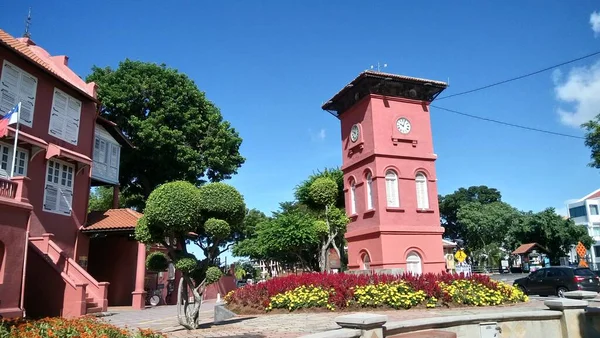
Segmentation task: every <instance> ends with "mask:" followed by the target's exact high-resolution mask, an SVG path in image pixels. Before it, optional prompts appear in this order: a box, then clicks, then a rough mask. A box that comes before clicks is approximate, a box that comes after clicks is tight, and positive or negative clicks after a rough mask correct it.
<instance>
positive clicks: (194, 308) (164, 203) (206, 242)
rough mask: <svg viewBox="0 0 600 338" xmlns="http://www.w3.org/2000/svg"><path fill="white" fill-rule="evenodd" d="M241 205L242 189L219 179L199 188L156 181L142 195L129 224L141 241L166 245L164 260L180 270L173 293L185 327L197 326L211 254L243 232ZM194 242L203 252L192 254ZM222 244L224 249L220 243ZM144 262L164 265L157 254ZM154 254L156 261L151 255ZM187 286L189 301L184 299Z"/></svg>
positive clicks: (211, 274) (211, 271)
mask: <svg viewBox="0 0 600 338" xmlns="http://www.w3.org/2000/svg"><path fill="white" fill-rule="evenodd" d="M245 210H246V206H245V204H244V199H243V197H242V195H241V194H240V193H239V192H238V191H237V190H236V189H235V188H233V187H231V186H229V185H227V184H224V183H208V184H205V185H203V186H201V187H200V188H197V187H195V186H194V185H193V184H191V183H189V182H184V181H176V182H171V183H166V184H163V185H160V186H159V187H158V188H156V189H155V190H154V191H153V192H152V193H151V194H150V196H149V197H148V201H147V203H146V208H145V209H144V216H142V218H141V219H140V220H139V222H138V224H137V227H136V229H135V236H136V239H137V240H138V241H140V242H142V243H146V244H155V243H160V244H162V245H163V246H164V247H165V248H166V249H167V257H168V262H172V263H173V264H174V265H175V268H176V269H177V270H179V271H181V273H182V278H181V280H180V284H179V290H178V294H177V304H178V306H177V310H178V311H177V314H178V319H179V323H180V324H181V325H183V326H185V327H186V328H192V329H195V328H198V326H199V325H200V320H199V311H200V306H201V304H202V294H203V293H204V290H205V288H206V286H207V285H208V284H210V283H212V282H215V281H217V280H218V279H219V278H220V276H221V272H220V270H219V269H218V268H217V267H215V266H214V265H215V262H216V258H217V257H218V256H219V254H220V253H222V252H223V251H225V250H226V247H227V245H228V243H229V242H230V241H232V240H235V239H236V238H238V236H236V233H242V232H244V229H243V220H244V215H245ZM191 243H194V244H196V245H198V247H200V249H201V250H202V251H203V253H204V256H205V258H204V259H202V260H198V259H197V258H196V257H195V256H194V255H193V254H191V253H189V252H188V251H187V245H186V244H191ZM223 248H225V249H223ZM148 259H150V260H152V261H148V262H147V265H148V266H152V267H154V268H158V267H160V265H161V264H162V265H164V258H161V257H160V255H152V256H149V257H148ZM154 260H156V261H154ZM188 290H191V292H192V296H193V298H194V300H195V301H194V302H193V303H190V302H189V297H188Z"/></svg>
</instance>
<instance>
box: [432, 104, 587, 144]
mask: <svg viewBox="0 0 600 338" xmlns="http://www.w3.org/2000/svg"><path fill="white" fill-rule="evenodd" d="M430 107H433V108H437V109H440V110H444V111H447V112H450V113H454V114H458V115H462V116H467V117H471V118H474V119H478V120H483V121H488V122H493V123H498V124H502V125H505V126H509V127H515V128H520V129H525V130H529V131H536V132H538V133H545V134H550V135H555V136H562V137H569V138H574V139H580V140H585V137H582V136H576V135H569V134H563V133H557V132H555V131H550V130H544V129H539V128H533V127H527V126H523V125H519V124H515V123H509V122H504V121H499V120H494V119H490V118H487V117H481V116H477V115H472V114H467V113H463V112H460V111H458V110H453V109H448V108H444V107H439V106H434V105H431V106H430Z"/></svg>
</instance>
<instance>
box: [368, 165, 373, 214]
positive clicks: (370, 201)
mask: <svg viewBox="0 0 600 338" xmlns="http://www.w3.org/2000/svg"><path fill="white" fill-rule="evenodd" d="M372 209H373V176H371V173H370V172H368V173H367V210H372Z"/></svg>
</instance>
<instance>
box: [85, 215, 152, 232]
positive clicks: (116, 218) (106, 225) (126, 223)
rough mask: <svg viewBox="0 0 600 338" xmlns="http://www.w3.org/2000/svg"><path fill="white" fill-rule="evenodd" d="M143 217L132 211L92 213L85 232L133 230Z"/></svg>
mask: <svg viewBox="0 0 600 338" xmlns="http://www.w3.org/2000/svg"><path fill="white" fill-rule="evenodd" d="M141 217H142V214H140V213H139V212H137V211H135V210H131V209H109V210H107V211H105V212H101V211H92V212H90V214H89V215H88V221H87V226H86V227H85V228H84V229H83V231H86V232H87V231H110V230H127V229H132V230H133V229H135V226H136V225H137V221H138V220H139V219H140V218H141Z"/></svg>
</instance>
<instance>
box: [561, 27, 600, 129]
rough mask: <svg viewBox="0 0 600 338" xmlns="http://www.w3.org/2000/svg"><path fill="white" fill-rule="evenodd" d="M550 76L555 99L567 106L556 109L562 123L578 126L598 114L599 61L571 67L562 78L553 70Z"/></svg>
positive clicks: (599, 107)
mask: <svg viewBox="0 0 600 338" xmlns="http://www.w3.org/2000/svg"><path fill="white" fill-rule="evenodd" d="M599 16H600V15H599ZM599 20H600V18H599ZM552 78H553V80H554V85H555V87H554V92H555V94H556V99H557V100H558V101H559V102H562V103H563V104H566V105H567V106H568V108H563V107H561V108H559V109H558V115H559V116H560V120H561V122H562V123H563V124H565V125H568V126H572V127H579V126H581V124H582V123H585V122H588V121H589V120H591V119H593V118H594V117H595V116H596V115H598V114H600V61H599V62H596V63H595V64H593V65H591V66H589V67H577V68H573V69H571V71H570V72H569V74H568V75H567V76H566V77H565V78H564V79H562V78H563V76H562V75H561V73H557V72H554V73H553V74H552Z"/></svg>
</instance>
